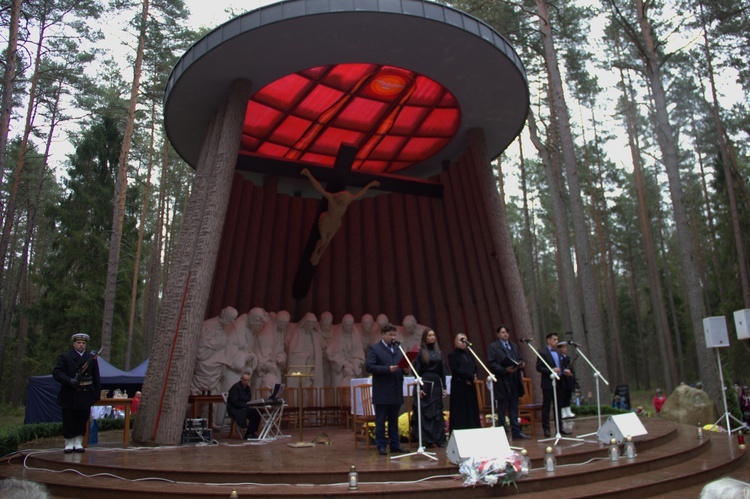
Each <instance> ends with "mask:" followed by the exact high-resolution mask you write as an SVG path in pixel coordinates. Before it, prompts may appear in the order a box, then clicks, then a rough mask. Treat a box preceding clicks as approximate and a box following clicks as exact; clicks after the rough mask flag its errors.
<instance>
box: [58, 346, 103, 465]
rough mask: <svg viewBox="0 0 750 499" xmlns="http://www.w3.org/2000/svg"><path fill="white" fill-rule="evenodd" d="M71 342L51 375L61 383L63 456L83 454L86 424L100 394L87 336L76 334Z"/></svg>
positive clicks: (99, 383)
mask: <svg viewBox="0 0 750 499" xmlns="http://www.w3.org/2000/svg"><path fill="white" fill-rule="evenodd" d="M70 340H71V341H72V342H73V349H72V350H69V351H67V352H65V353H63V354H62V355H60V357H59V358H58V359H57V363H56V364H55V369H54V370H53V371H52V377H53V378H55V381H57V382H58V383H60V393H59V394H58V395H57V404H58V405H59V406H60V407H61V408H62V420H63V437H64V438H65V453H66V454H69V453H71V452H84V451H85V449H84V448H83V437H84V435H86V423H88V421H89V417H90V415H91V406H92V405H94V402H96V401H97V400H99V397H100V396H101V390H102V385H101V382H100V380H99V364H98V363H97V361H96V356H95V354H93V353H91V352H87V351H86V344H87V343H88V341H89V335H88V334H84V333H76V334H74V335H73V336H71V337H70Z"/></svg>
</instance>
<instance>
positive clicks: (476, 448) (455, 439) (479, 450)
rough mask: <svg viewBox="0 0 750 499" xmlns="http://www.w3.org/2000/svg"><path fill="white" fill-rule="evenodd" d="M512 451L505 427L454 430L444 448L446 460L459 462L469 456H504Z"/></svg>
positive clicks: (454, 462)
mask: <svg viewBox="0 0 750 499" xmlns="http://www.w3.org/2000/svg"><path fill="white" fill-rule="evenodd" d="M511 453H512V451H511V449H510V444H509V443H508V436H507V435H506V434H505V429H504V428H502V427H498V428H474V429H471V430H454V431H453V434H452V435H451V439H450V441H449V442H448V447H447V448H446V454H447V455H448V460H449V461H450V462H451V463H453V464H459V463H460V462H461V461H463V460H464V459H466V458H469V457H483V458H504V457H507V456H510V455H511Z"/></svg>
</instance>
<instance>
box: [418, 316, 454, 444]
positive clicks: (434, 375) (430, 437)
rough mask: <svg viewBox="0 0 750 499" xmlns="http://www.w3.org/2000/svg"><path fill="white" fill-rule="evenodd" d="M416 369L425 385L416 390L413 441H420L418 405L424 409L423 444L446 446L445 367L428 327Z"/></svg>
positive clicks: (423, 336) (436, 343) (435, 340)
mask: <svg viewBox="0 0 750 499" xmlns="http://www.w3.org/2000/svg"><path fill="white" fill-rule="evenodd" d="M414 370H415V371H416V372H417V374H419V376H421V377H422V381H423V382H424V385H423V386H421V387H420V386H419V385H417V386H415V387H414V398H413V402H412V407H413V413H412V439H413V440H418V439H419V434H418V433H417V432H418V431H419V430H418V428H419V426H418V424H417V420H416V418H417V403H418V401H419V402H421V404H422V407H421V411H422V445H423V446H425V447H428V446H436V447H445V445H446V439H445V419H444V418H443V398H445V397H446V396H447V395H448V391H447V385H446V384H445V374H446V368H445V364H444V362H443V353H442V352H441V351H440V346H439V345H438V342H437V335H436V334H435V331H433V330H432V329H430V328H427V329H425V330H424V332H422V340H421V344H420V349H419V355H417V357H416V358H415V359H414Z"/></svg>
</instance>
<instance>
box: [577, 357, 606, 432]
mask: <svg viewBox="0 0 750 499" xmlns="http://www.w3.org/2000/svg"><path fill="white" fill-rule="evenodd" d="M572 345H573V346H574V347H576V352H578V354H579V355H580V356H581V357H583V360H585V361H586V363H587V364H588V365H589V366H590V367H591V369H592V370H593V371H594V382H595V384H596V411H597V413H598V417H599V427H598V428H597V430H596V431H595V432H593V433H586V434H585V435H581V437H582V438H583V437H591V436H594V435H598V434H599V430H600V429H601V427H602V404H601V400H600V398H599V378H601V380H602V381H604V384H605V385H607V386H609V382H608V381H607V380H606V379H604V376H602V373H600V372H599V370H598V369H597V368H596V367H595V366H594V364H592V363H591V361H590V360H589V358H588V357H586V354H585V353H583V351H582V350H581V347H580V345H578V344H577V343H572Z"/></svg>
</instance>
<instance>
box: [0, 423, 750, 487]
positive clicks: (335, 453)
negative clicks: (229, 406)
mask: <svg viewBox="0 0 750 499" xmlns="http://www.w3.org/2000/svg"><path fill="white" fill-rule="evenodd" d="M574 421H575V422H573V423H566V427H567V428H568V429H570V430H572V431H574V433H575V434H578V435H581V434H587V433H592V432H594V431H596V429H597V419H596V418H595V417H594V418H578V419H576V420H574ZM643 423H644V426H645V427H646V429H647V430H648V434H647V435H644V436H641V437H637V438H636V439H635V442H636V444H637V450H638V455H637V457H636V458H635V459H630V460H628V459H620V460H619V461H617V462H610V461H609V459H608V457H607V449H606V446H604V445H601V444H600V443H598V442H597V441H596V439H595V438H593V437H589V440H590V441H589V442H572V441H567V440H562V441H560V442H559V443H558V445H557V446H555V447H554V448H555V454H556V456H557V462H558V468H557V470H556V471H554V472H547V471H545V470H543V469H542V457H543V454H544V450H545V448H546V447H547V446H548V445H550V444H551V442H539V441H538V439H539V438H542V437H541V434H542V432H541V428H537V431H536V437H535V438H533V439H531V440H522V441H512V442H511V445H514V446H515V445H518V446H523V447H524V448H526V449H527V450H528V452H529V455H530V456H531V458H532V464H533V470H532V472H531V473H530V475H529V476H528V477H526V478H524V479H521V480H519V481H518V483H517V485H518V491H516V489H515V488H514V487H500V486H495V487H488V486H485V485H481V486H477V487H465V486H463V482H462V480H461V477H460V475H459V474H458V466H455V465H453V464H451V463H450V461H449V460H448V459H447V456H446V449H427V450H429V451H431V452H436V453H437V457H438V460H437V461H433V460H431V459H428V458H427V457H425V456H422V455H413V456H409V457H405V458H402V459H396V460H391V459H389V457H385V456H379V455H378V454H377V449H376V448H375V446H374V445H371V446H370V448H369V450H368V449H366V448H365V446H364V444H362V443H360V445H359V448H358V449H355V448H354V435H353V433H352V431H351V430H346V429H341V428H324V429H320V428H317V429H306V430H305V431H304V434H303V440H304V441H311V440H313V439H314V438H315V437H316V436H318V435H320V434H321V433H323V432H325V434H326V435H327V436H328V437H330V440H331V445H324V444H317V445H316V446H314V447H301V448H292V447H290V446H288V445H287V444H288V443H290V442H297V441H299V432H298V431H294V430H292V431H290V433H291V436H290V437H289V438H281V439H277V440H275V441H273V442H268V443H253V442H245V441H242V440H239V439H238V438H227V437H226V435H224V436H223V438H220V439H218V440H214V441H213V443H212V444H209V445H194V444H191V445H184V446H180V447H159V448H154V447H137V443H136V445H135V446H131V447H130V448H128V449H124V448H123V447H122V432H109V433H107V434H100V443H99V444H98V445H96V446H92V447H90V448H89V449H88V450H87V451H86V452H85V453H83V454H64V453H63V452H62V450H61V447H62V441H61V439H50V440H47V441H40V442H37V443H35V444H33V445H28V446H27V447H26V448H25V449H24V450H23V451H21V452H19V453H18V454H17V455H15V456H12V457H10V458H6V459H5V460H4V461H3V462H2V464H0V476H3V477H8V476H16V477H24V478H27V479H30V480H34V481H37V482H42V483H45V484H46V485H47V487H48V489H49V490H50V491H51V492H52V493H53V495H54V497H58V498H68V497H71V498H72V497H75V498H89V497H91V498H97V499H98V498H100V497H108V498H112V499H115V498H131V497H171V496H175V497H176V496H180V497H182V498H185V499H188V498H206V497H229V495H230V494H231V492H232V490H236V491H237V493H238V496H239V497H248V496H253V497H293V496H300V497H332V496H339V495H352V496H357V497H383V496H389V497H398V496H401V497H407V496H408V497H410V498H422V497H424V498H427V497H430V498H431V499H434V498H435V497H451V498H475V497H496V496H499V495H516V494H521V495H523V496H524V497H537V496H538V497H542V494H543V495H544V496H545V498H547V497H549V494H550V491H552V490H554V495H555V497H556V498H566V497H571V498H572V497H604V496H606V497H620V496H622V497H625V496H628V497H633V496H634V495H635V496H637V497H649V496H660V495H662V496H664V497H689V496H693V497H694V496H695V494H694V492H695V490H699V489H700V486H702V485H703V484H705V483H707V482H710V481H712V480H714V479H716V478H719V477H721V476H725V475H730V474H731V475H732V476H735V477H737V478H740V479H744V480H747V479H748V477H746V476H745V475H747V474H748V472H747V470H746V469H747V466H744V465H743V463H744V459H745V452H744V451H743V450H740V449H739V448H738V446H737V439H736V436H734V437H733V438H731V439H729V438H728V437H727V435H726V434H720V433H711V432H706V437H705V438H704V439H703V440H699V439H698V438H697V436H696V430H695V428H694V427H692V426H687V425H678V424H675V423H672V422H669V421H666V420H661V419H644V420H643ZM404 447H405V448H406V450H407V452H412V451H414V450H416V444H412V448H411V450H410V448H409V446H408V445H407V444H404ZM352 465H354V466H356V468H357V471H358V472H359V482H360V484H359V489H358V490H357V491H349V490H348V484H347V473H348V471H349V469H350V467H351V466H352ZM738 473H739V476H738ZM743 473H744V475H743ZM688 490H689V491H691V493H690V494H688V495H687V496H685V495H684V494H681V491H688Z"/></svg>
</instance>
